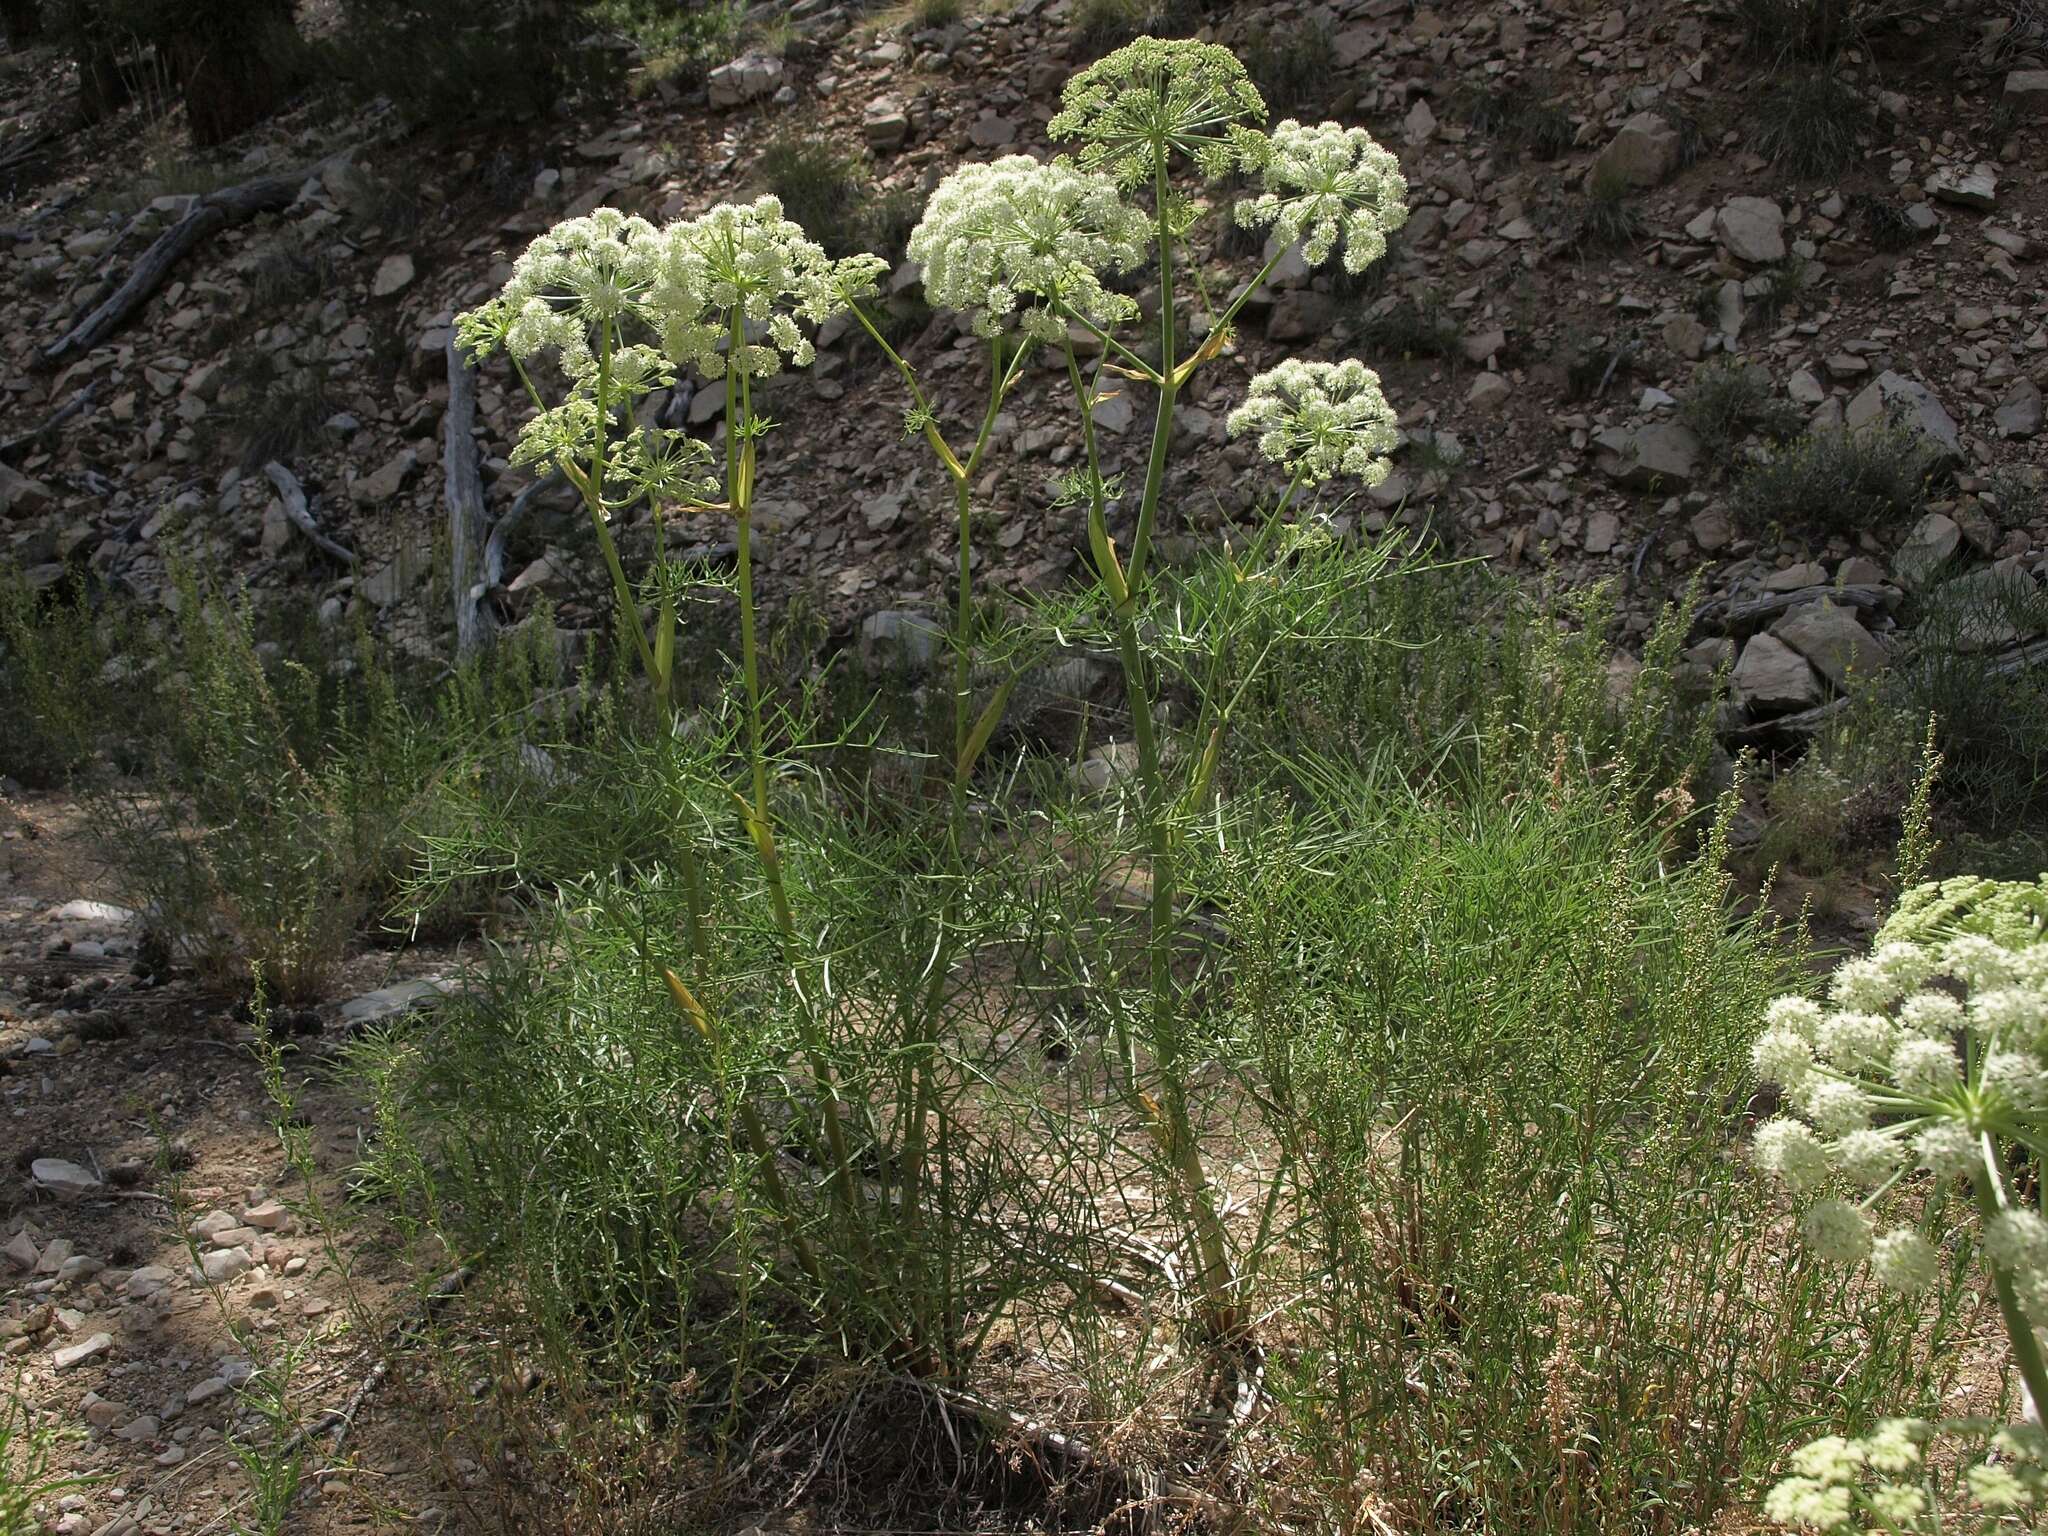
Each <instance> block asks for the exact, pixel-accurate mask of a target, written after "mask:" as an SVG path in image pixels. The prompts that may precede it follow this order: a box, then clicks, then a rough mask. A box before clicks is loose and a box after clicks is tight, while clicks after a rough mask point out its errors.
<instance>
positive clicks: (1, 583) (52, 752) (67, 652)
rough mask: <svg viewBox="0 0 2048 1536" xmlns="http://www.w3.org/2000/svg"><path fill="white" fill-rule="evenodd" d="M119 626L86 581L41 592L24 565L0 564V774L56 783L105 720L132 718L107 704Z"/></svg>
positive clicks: (94, 746) (94, 742)
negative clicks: (98, 607) (99, 610)
mask: <svg viewBox="0 0 2048 1536" xmlns="http://www.w3.org/2000/svg"><path fill="white" fill-rule="evenodd" d="M117 633H118V626H117V624H116V621H115V620H114V619H112V618H111V617H108V618H105V619H102V618H101V617H100V616H98V615H96V614H95V612H94V609H93V601H92V598H91V596H90V594H89V593H88V591H87V589H86V587H85V586H84V584H83V583H81V582H78V581H73V582H70V583H68V584H65V585H63V586H60V587H57V588H55V589H53V590H51V591H49V592H38V591H37V590H36V589H35V588H34V587H33V586H31V585H30V583H29V580H28V576H27V573H26V572H23V571H20V570H17V569H13V568H10V567H0V719H5V720H6V721H7V722H8V726H7V731H6V733H5V735H4V736H0V775H6V776H8V777H10V778H15V779H19V780H20V781H21V782H23V783H24V784H30V785H36V786H39V787H48V786H51V785H55V784H60V783H62V782H63V781H64V780H65V779H66V778H67V777H68V776H69V775H70V774H71V772H72V771H73V770H74V769H76V768H77V767H78V766H79V764H81V763H83V762H84V761H86V759H87V758H89V757H90V756H91V755H92V754H93V753H94V752H95V751H96V750H98V749H99V747H100V745H101V742H100V737H101V734H102V733H103V732H104V731H106V730H107V729H108V726H109V722H110V721H112V720H114V719H116V718H125V719H129V720H132V718H133V717H132V716H126V715H125V714H124V713H123V712H119V711H115V710H110V709H109V708H108V707H107V705H108V701H109V699H110V697H115V696H118V695H119V694H120V693H121V692H122V691H123V690H121V689H119V688H118V687H117V686H116V685H115V684H114V683H113V682H112V680H111V679H110V677H109V674H108V671H107V663H108V661H109V660H110V658H111V657H112V656H114V655H115V654H116V652H117V651H118V650H119V649H120V646H119V644H118V640H117Z"/></svg>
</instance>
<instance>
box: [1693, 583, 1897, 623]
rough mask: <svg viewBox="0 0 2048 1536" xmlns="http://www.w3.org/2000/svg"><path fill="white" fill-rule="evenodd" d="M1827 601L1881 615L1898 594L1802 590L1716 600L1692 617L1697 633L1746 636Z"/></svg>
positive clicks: (1867, 589)
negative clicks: (1779, 617) (1805, 608)
mask: <svg viewBox="0 0 2048 1536" xmlns="http://www.w3.org/2000/svg"><path fill="white" fill-rule="evenodd" d="M1822 598H1826V599H1827V600H1828V601H1829V602H1831V603H1833V604H1834V605H1835V606H1836V607H1837V608H1858V609H1861V610H1863V611H1864V612H1866V613H1870V612H1877V611H1880V610H1882V609H1884V608H1886V607H1889V606H1890V605H1891V604H1892V603H1893V602H1896V601H1897V600H1898V599H1897V594H1896V593H1893V592H1891V591H1890V590H1888V589H1887V588H1884V587H1875V586H1869V587H1861V586H1859V587H1801V588H1800V589H1799V590H1798V591H1796V592H1771V593H1767V594H1765V595H1764V596H1762V597H1746V598H1741V599H1739V600H1738V599H1735V598H1727V597H1721V598H1715V599H1714V600H1713V601H1712V602H1706V603H1701V604H1700V606H1699V607H1698V608H1697V609H1696V610H1695V611H1694V613H1693V616H1692V627H1693V632H1694V633H1695V634H1698V633H1700V632H1702V631H1715V630H1718V631H1721V632H1723V633H1726V634H1743V633H1747V632H1749V631H1752V630H1757V629H1761V628H1763V627H1764V625H1765V624H1767V623H1769V622H1770V621H1771V620H1772V619H1775V618H1777V617H1778V616H1779V615H1781V614H1786V613H1790V612H1791V611H1792V610H1793V609H1794V608H1803V607H1805V606H1806V604H1808V603H1817V602H1819V601H1820V600H1821V599H1822Z"/></svg>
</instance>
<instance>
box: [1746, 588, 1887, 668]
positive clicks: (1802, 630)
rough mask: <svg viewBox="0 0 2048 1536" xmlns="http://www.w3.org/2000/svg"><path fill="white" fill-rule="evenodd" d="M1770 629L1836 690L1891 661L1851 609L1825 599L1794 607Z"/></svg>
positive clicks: (1773, 634) (1774, 635)
mask: <svg viewBox="0 0 2048 1536" xmlns="http://www.w3.org/2000/svg"><path fill="white" fill-rule="evenodd" d="M1770 632H1771V634H1772V636H1773V637H1775V638H1776V639H1779V640H1782V641H1784V642H1785V644H1786V645H1788V646H1790V647H1791V648H1792V649H1793V650H1795V651H1797V652H1798V653H1799V654H1800V655H1801V656H1804V657H1805V658H1806V659H1807V661H1808V662H1809V663H1810V664H1811V665H1812V667H1813V669H1814V670H1815V671H1816V672H1818V673H1820V675H1821V676H1822V677H1824V678H1826V679H1827V680H1828V681H1829V682H1830V683H1832V684H1834V685H1835V687H1836V688H1837V689H1838V690H1840V689H1845V688H1846V687H1847V686H1848V682H1849V679H1850V678H1851V677H1852V676H1853V677H1855V678H1856V679H1857V680H1858V681H1861V680H1863V679H1865V678H1868V677H1871V676H1873V675H1874V674H1876V673H1878V672H1881V671H1883V670H1884V666H1885V663H1886V662H1887V661H1889V660H1890V658H1889V657H1888V656H1887V655H1886V654H1885V649H1884V647H1883V646H1881V645H1879V644H1878V643H1877V641H1876V640H1874V639H1872V638H1871V634H1870V631H1869V630H1867V629H1865V628H1864V627H1863V626H1862V625H1861V624H1859V623H1857V622H1856V615H1855V612H1854V611H1853V610H1852V609H1848V608H1837V607H1836V606H1835V605H1834V604H1833V603H1831V602H1828V601H1827V600H1826V599H1825V598H1823V599H1822V600H1821V601H1820V602H1817V603H1808V604H1806V606H1804V607H1802V608H1795V609H1793V610H1792V611H1791V612H1790V613H1788V614H1786V615H1785V617H1783V618H1782V619H1780V620H1778V622H1777V623H1775V624H1773V625H1772V626H1771V629H1770Z"/></svg>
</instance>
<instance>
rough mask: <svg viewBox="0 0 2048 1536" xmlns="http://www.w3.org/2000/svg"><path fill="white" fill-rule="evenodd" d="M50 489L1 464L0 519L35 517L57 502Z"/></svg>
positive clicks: (40, 482)
mask: <svg viewBox="0 0 2048 1536" xmlns="http://www.w3.org/2000/svg"><path fill="white" fill-rule="evenodd" d="M56 499H57V498H56V496H55V495H54V493H52V491H51V490H50V488H49V487H48V486H47V485H45V484H43V482H42V481H40V480H31V479H30V478H29V477H28V476H27V475H24V474H23V473H22V472H21V471H20V470H18V469H15V468H14V467H13V466H12V465H8V464H0V517H14V516H17V515H18V516H21V517H34V516H35V515H36V514H37V513H38V512H47V511H49V509H50V507H51V505H52V504H53V503H54V502H55V501H56Z"/></svg>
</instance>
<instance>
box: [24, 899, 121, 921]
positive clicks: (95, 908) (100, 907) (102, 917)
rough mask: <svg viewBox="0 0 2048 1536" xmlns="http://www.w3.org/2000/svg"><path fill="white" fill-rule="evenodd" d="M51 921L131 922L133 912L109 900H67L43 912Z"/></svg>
mask: <svg viewBox="0 0 2048 1536" xmlns="http://www.w3.org/2000/svg"><path fill="white" fill-rule="evenodd" d="M45 916H47V917H48V918H49V919H50V921H51V922H53V923H114V924H122V923H132V922H134V921H135V913H134V912H133V911H131V910H130V909H129V908H127V907H117V906H115V905H114V904H113V903H112V902H111V901H67V902H65V903H64V905H63V906H61V907H52V908H51V909H50V910H49V912H48V913H46V914H45Z"/></svg>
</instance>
